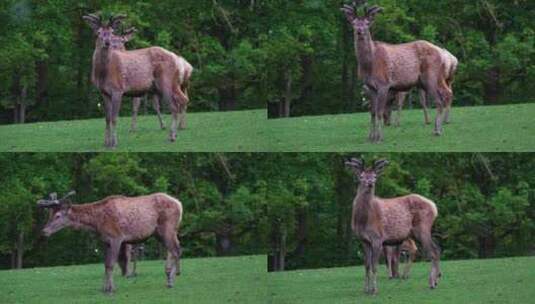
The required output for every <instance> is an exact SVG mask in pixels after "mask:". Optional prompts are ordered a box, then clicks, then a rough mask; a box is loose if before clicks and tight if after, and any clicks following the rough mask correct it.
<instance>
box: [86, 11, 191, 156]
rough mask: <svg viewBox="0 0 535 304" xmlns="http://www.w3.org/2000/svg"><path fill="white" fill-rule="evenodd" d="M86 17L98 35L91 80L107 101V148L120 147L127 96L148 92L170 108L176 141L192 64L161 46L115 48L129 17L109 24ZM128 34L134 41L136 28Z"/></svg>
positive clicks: (182, 123) (183, 117)
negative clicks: (119, 124) (119, 122)
mask: <svg viewBox="0 0 535 304" xmlns="http://www.w3.org/2000/svg"><path fill="white" fill-rule="evenodd" d="M82 18H83V20H84V21H85V22H86V23H87V24H88V25H89V26H90V27H91V29H92V30H93V33H94V34H95V36H96V42H95V51H94V52H93V65H92V73H91V81H92V83H93V84H94V85H95V87H97V89H98V90H99V91H100V93H101V95H102V97H103V99H104V104H105V113H106V132H105V137H104V138H105V139H104V145H105V146H106V147H107V148H110V149H114V148H116V147H117V143H118V142H117V117H118V115H119V110H120V107H121V102H122V98H123V96H130V97H140V96H143V95H145V94H147V93H149V94H156V95H157V96H158V98H159V99H164V100H165V101H166V102H167V104H168V105H169V108H170V109H171V114H172V122H171V127H170V133H169V140H170V141H171V142H175V141H176V139H177V128H180V129H181V130H182V129H185V127H186V111H187V107H188V103H189V96H188V92H187V90H188V87H189V81H190V78H191V74H192V72H193V67H192V66H191V64H190V63H189V62H187V61H186V59H184V58H183V57H181V56H178V55H176V54H174V53H172V52H170V51H167V50H165V49H163V48H161V47H149V48H144V49H138V50H131V51H126V50H120V49H113V48H111V44H112V41H113V39H114V38H116V37H117V36H118V32H119V26H120V25H121V23H122V20H124V19H125V18H126V16H125V15H118V16H111V17H110V18H109V20H108V21H107V22H105V21H103V20H102V18H101V16H100V15H96V14H88V15H85V16H83V17H82ZM126 32H127V34H126V35H124V36H123V38H124V39H125V42H126V41H128V40H130V39H131V38H132V36H133V33H134V32H135V28H131V29H128V30H127V31H126Z"/></svg>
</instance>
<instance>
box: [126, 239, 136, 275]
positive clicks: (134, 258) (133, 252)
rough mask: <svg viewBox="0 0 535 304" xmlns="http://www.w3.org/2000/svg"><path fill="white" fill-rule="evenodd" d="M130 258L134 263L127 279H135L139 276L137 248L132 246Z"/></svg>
mask: <svg viewBox="0 0 535 304" xmlns="http://www.w3.org/2000/svg"><path fill="white" fill-rule="evenodd" d="M130 256H131V258H130V259H131V261H132V268H131V271H130V272H129V273H128V274H127V275H126V277H127V278H133V277H136V276H137V272H136V271H137V246H132V249H131V250H130Z"/></svg>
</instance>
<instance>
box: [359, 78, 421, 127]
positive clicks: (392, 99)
mask: <svg viewBox="0 0 535 304" xmlns="http://www.w3.org/2000/svg"><path fill="white" fill-rule="evenodd" d="M362 88H363V91H364V95H365V96H368V97H370V96H372V95H371V94H372V91H371V90H370V88H368V86H366V85H364V86H363V87H362ZM408 94H409V92H397V93H395V94H392V93H390V94H389V95H388V101H387V103H386V109H385V111H384V113H383V120H384V124H385V125H386V126H390V125H392V108H393V107H396V110H397V116H396V117H395V118H394V126H395V127H399V126H400V125H401V111H402V110H403V106H404V104H405V100H406V99H407V96H408ZM420 104H421V105H422V110H423V112H424V122H425V124H426V125H428V124H430V123H431V121H430V120H429V113H428V111H427V94H426V93H425V91H424V90H420Z"/></svg>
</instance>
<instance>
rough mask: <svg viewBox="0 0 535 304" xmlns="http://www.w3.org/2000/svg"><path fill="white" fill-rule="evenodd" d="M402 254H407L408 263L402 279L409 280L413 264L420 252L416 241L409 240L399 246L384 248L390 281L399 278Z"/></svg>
mask: <svg viewBox="0 0 535 304" xmlns="http://www.w3.org/2000/svg"><path fill="white" fill-rule="evenodd" d="M402 252H406V253H407V261H406V263H405V269H404V270H403V275H402V278H403V279H407V278H408V277H409V272H410V270H411V266H412V263H413V262H414V260H415V259H416V254H417V252H418V248H417V247H416V243H415V242H414V240H412V239H407V240H405V241H403V243H401V245H398V246H384V255H385V260H386V269H387V271H388V277H389V278H390V279H394V278H399V264H400V256H401V253H402Z"/></svg>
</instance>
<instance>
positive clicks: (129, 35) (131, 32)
mask: <svg viewBox="0 0 535 304" xmlns="http://www.w3.org/2000/svg"><path fill="white" fill-rule="evenodd" d="M136 32H137V29H136V28H135V27H131V28H129V29H127V30H126V31H124V35H123V36H122V37H123V41H124V42H128V41H130V40H132V38H133V37H134V34H135V33H136Z"/></svg>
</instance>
